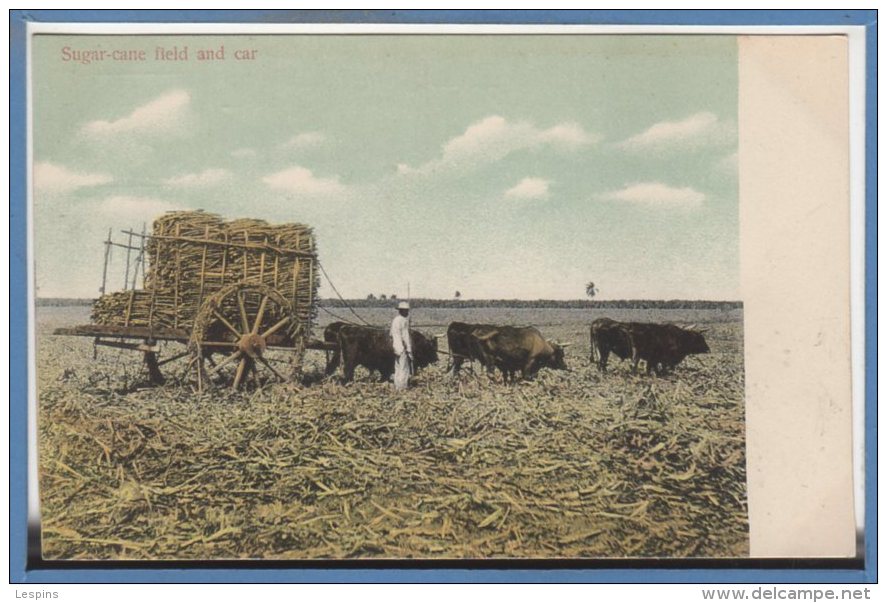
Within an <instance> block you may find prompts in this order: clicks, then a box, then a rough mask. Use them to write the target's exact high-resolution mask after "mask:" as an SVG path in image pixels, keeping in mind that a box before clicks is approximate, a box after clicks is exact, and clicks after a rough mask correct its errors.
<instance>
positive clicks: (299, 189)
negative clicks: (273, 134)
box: [262, 165, 348, 196]
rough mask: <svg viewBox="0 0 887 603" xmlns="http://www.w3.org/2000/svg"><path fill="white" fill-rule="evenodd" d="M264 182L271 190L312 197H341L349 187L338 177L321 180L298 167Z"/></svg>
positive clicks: (273, 175)
mask: <svg viewBox="0 0 887 603" xmlns="http://www.w3.org/2000/svg"><path fill="white" fill-rule="evenodd" d="M262 182H264V183H265V184H267V185H268V186H270V187H271V188H275V189H280V190H285V191H290V192H294V193H302V194H305V195H312V196H327V195H341V194H344V193H346V192H347V191H348V187H347V186H345V185H344V184H342V183H341V182H339V177H338V176H333V177H332V178H320V177H318V176H315V175H314V174H313V173H312V172H311V170H309V169H308V168H304V167H302V166H298V165H296V166H293V167H291V168H288V169H285V170H282V171H280V172H275V173H273V174H269V175H267V176H265V177H264V178H263V179H262Z"/></svg>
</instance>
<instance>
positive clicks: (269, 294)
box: [190, 283, 304, 391]
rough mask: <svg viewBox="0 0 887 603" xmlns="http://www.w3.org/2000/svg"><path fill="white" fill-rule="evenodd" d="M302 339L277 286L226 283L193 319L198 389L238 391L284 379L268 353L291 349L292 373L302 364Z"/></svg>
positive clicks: (285, 377) (193, 359)
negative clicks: (214, 388)
mask: <svg viewBox="0 0 887 603" xmlns="http://www.w3.org/2000/svg"><path fill="white" fill-rule="evenodd" d="M302 339H303V338H302V329H301V326H300V324H299V320H298V318H296V316H295V313H294V312H293V308H292V305H291V304H290V302H289V301H288V300H287V299H286V298H285V297H284V296H283V295H281V294H280V292H278V291H277V290H276V289H273V288H271V287H268V286H267V285H261V284H251V283H238V284H234V285H229V286H227V287H225V288H223V289H221V290H219V291H218V292H217V293H215V294H214V295H212V296H210V297H208V298H207V299H206V300H204V302H203V304H202V306H201V308H200V310H199V311H198V313H197V316H196V318H195V320H194V329H193V331H192V334H191V341H190V350H191V355H192V359H191V361H192V363H193V365H194V366H195V369H196V377H197V387H198V389H199V390H201V391H202V390H203V389H204V388H206V387H210V386H214V385H217V384H224V385H230V386H231V387H232V388H234V389H240V388H241V387H243V386H245V385H247V384H252V385H253V386H255V387H261V386H262V385H264V384H265V383H268V382H269V381H286V380H287V378H288V376H287V375H285V374H284V373H285V372H287V369H285V368H281V369H280V370H279V369H278V368H275V366H274V365H273V362H272V359H271V358H270V356H271V354H269V352H273V351H275V350H276V351H283V352H287V353H289V354H290V355H291V359H292V362H291V368H290V371H289V372H290V374H292V373H293V372H294V371H297V370H298V368H299V366H300V365H301V359H302V354H303V352H304V346H303V341H302ZM219 355H220V356H222V359H221V360H219V361H218V362H217V361H216V360H215V358H214V357H215V356H219ZM207 365H209V366H207ZM281 370H283V371H284V373H282V372H281Z"/></svg>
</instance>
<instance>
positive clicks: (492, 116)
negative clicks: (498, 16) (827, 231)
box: [32, 34, 740, 300]
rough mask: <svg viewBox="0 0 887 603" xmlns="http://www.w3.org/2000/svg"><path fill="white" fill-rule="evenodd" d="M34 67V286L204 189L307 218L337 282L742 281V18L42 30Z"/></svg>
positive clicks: (228, 209) (59, 284) (117, 271)
mask: <svg viewBox="0 0 887 603" xmlns="http://www.w3.org/2000/svg"><path fill="white" fill-rule="evenodd" d="M158 48H160V49H162V50H163V51H165V53H166V54H164V53H161V55H158V54H157V52H158ZM186 48H187V54H185V52H184V51H185V49H186ZM222 49H223V51H224V58H222V52H220V51H221V50H222ZM102 50H104V51H108V52H106V54H105V55H104V58H103V59H100V60H96V55H97V54H98V53H97V52H96V51H102ZM139 50H143V51H144V53H145V55H144V56H145V59H144V60H118V59H120V58H126V57H127V56H129V57H131V56H132V53H133V52H137V51H139ZM89 51H92V52H89ZM111 51H118V54H117V55H113V54H110V52H111ZM120 51H127V52H125V53H123V54H121V53H120ZM198 51H213V52H212V54H213V56H215V57H216V58H214V59H211V60H210V59H209V58H208V57H209V54H207V55H205V58H206V60H199V57H198ZM159 56H167V57H170V58H171V57H173V56H178V57H179V60H169V59H163V60H160V59H159V58H158V57H159ZM32 65H33V67H32V77H33V80H32V91H33V96H32V116H33V132H32V135H33V137H32V152H33V157H32V159H33V173H32V176H33V178H32V180H33V197H32V198H33V204H34V210H33V216H34V241H35V263H36V265H35V275H36V292H37V296H38V297H95V296H96V295H97V294H98V288H99V286H100V284H101V278H102V257H103V253H104V247H103V244H102V241H103V240H104V239H105V238H106V236H107V233H108V230H109V229H113V231H114V233H115V234H114V238H115V239H122V238H123V235H120V234H119V231H120V230H122V229H126V228H130V227H133V228H135V229H139V230H140V229H141V227H142V224H143V223H147V224H148V228H149V229H150V224H151V221H152V220H153V219H154V218H155V217H157V216H158V215H160V214H161V213H163V212H164V211H168V210H173V209H204V210H206V211H212V212H216V213H220V214H222V215H223V216H225V217H227V218H238V217H254V218H263V219H266V220H268V221H270V222H303V223H308V224H310V225H312V226H313V227H314V229H315V232H316V238H317V246H318V255H319V258H320V261H321V263H322V265H323V266H324V268H325V270H326V272H327V274H328V275H329V277H330V278H331V279H332V282H333V284H334V285H335V286H336V288H337V289H338V290H339V291H340V292H341V293H342V294H343V295H344V296H345V297H355V298H363V297H366V296H367V295H368V294H370V293H372V294H374V295H377V296H378V295H380V294H386V295H390V294H397V295H398V296H399V297H405V296H406V294H407V286H408V285H407V283H409V288H410V293H411V295H412V296H414V297H437V298H452V297H453V295H454V293H455V291H460V292H461V294H462V297H463V298H467V299H472V298H474V299H484V298H516V299H540V298H545V299H576V298H582V297H584V296H585V284H586V283H587V282H589V281H593V282H594V283H595V284H596V286H597V288H598V298H599V299H625V298H635V299H637V298H645V299H731V300H735V299H740V293H739V215H738V213H739V212H738V185H737V164H736V161H737V123H736V118H737V85H738V84H737V51H736V39H735V37H733V36H698V35H693V36H690V35H671V36H649V35H634V36H605V35H507V36H506V35H499V36H496V35H472V36H467V35H447V36H443V35H436V36H429V35H396V36H395V35H373V36H368V35H350V36H346V35H289V36H284V35H273V36H246V35H232V36H83V35H80V36H67V35H48V34H43V35H37V36H35V37H34V40H33V62H32ZM123 260H124V255H123V254H122V253H121V252H120V251H119V250H114V252H113V254H112V263H111V268H110V271H109V290H113V289H114V288H122V285H123V279H124V276H123ZM118 281H119V282H118ZM321 295H323V296H332V295H333V292H332V290H331V289H330V288H329V286H328V284H327V283H326V282H324V283H323V284H322V287H321Z"/></svg>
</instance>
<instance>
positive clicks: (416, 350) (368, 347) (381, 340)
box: [338, 324, 437, 383]
mask: <svg viewBox="0 0 887 603" xmlns="http://www.w3.org/2000/svg"><path fill="white" fill-rule="evenodd" d="M410 338H411V340H412V344H413V372H414V373H415V372H417V371H418V370H419V369H421V368H425V367H426V366H428V365H430V364H432V363H434V362H437V339H435V338H434V337H426V336H425V335H423V334H422V333H420V332H418V331H414V330H412V329H411V330H410ZM338 343H339V350H340V352H341V357H342V363H343V371H344V375H345V382H346V383H347V382H349V381H351V380H353V379H354V369H356V368H357V367H358V366H363V367H365V368H366V369H367V370H369V371H370V372H371V373H372V372H373V371H378V372H379V381H388V380H389V379H390V378H391V375H393V374H394V360H395V355H394V346H393V345H392V344H391V337H390V335H389V334H388V329H385V328H382V327H364V326H357V325H348V324H346V325H342V326H341V327H339V333H338Z"/></svg>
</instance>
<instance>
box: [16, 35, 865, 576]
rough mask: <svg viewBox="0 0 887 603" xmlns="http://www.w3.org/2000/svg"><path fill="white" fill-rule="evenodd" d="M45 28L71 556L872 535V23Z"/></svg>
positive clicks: (46, 216)
mask: <svg viewBox="0 0 887 603" xmlns="http://www.w3.org/2000/svg"><path fill="white" fill-rule="evenodd" d="M30 48H31V55H30V61H31V63H30V65H31V84H30V85H31V88H30V89H31V93H32V96H31V116H32V129H31V140H32V157H31V161H32V163H31V166H32V167H31V170H32V171H31V179H32V184H33V188H32V197H31V202H32V237H33V245H34V255H33V264H32V266H33V285H34V300H35V304H36V321H35V359H34V362H35V366H36V406H35V409H36V412H37V419H38V430H37V447H38V455H37V458H38V467H39V493H38V496H39V525H40V536H41V538H40V554H41V556H42V557H43V558H44V559H47V560H136V561H139V560H143V561H149V560H231V559H235V560H244V561H247V560H342V559H352V560H353V559H357V560H378V559H383V560H401V559H410V560H446V559H457V560H508V559H517V560H556V559H571V560H594V559H690V558H694V559H698V558H747V557H769V556H776V557H807V556H810V557H817V556H820V557H852V556H853V554H854V547H855V540H854V506H853V505H854V502H853V501H854V494H853V483H852V482H853V467H852V459H851V445H850V442H851V435H852V434H851V415H852V413H851V393H852V388H851V384H852V371H851V356H852V355H851V319H850V311H849V308H850V305H851V278H850V270H851V268H850V264H851V262H850V258H851V245H850V243H849V237H848V232H850V229H851V224H850V222H851V211H850V159H849V157H850V153H849V150H848V149H849V137H850V124H849V122H848V119H847V116H848V114H849V113H850V110H849V107H850V104H851V101H850V95H849V92H848V90H849V84H848V71H847V61H848V54H849V52H850V50H849V46H848V41H847V39H846V37H844V36H766V35H757V36H753V35H736V34H714V33H708V34H704V35H698V34H694V35H690V34H689V33H686V34H680V33H678V34H675V33H670V34H669V35H663V34H656V33H636V34H632V35H628V34H615V33H601V32H594V33H591V32H589V33H582V32H576V31H566V32H561V33H557V34H551V33H550V32H546V33H545V35H542V34H541V33H535V32H533V31H531V30H528V31H524V32H520V33H509V34H508V35H502V34H498V33H495V32H492V31H473V32H472V31H468V32H465V33H447V34H446V35H443V34H440V33H435V32H433V31H424V32H416V31H411V30H409V28H406V29H404V30H403V31H396V32H392V31H387V32H385V33H379V32H372V31H366V32H359V31H357V32H355V31H349V32H347V33H344V32H342V31H336V30H335V28H331V29H330V28H328V29H325V30H324V29H320V30H317V31H308V30H306V29H305V28H302V29H301V30H300V31H299V32H297V33H286V32H282V31H280V30H274V31H262V30H260V29H259V30H256V29H254V30H251V31H249V32H245V33H219V32H215V33H214V32H201V33H200V34H199V35H197V34H193V33H162V32H160V33H159V32H156V31H155V32H154V33H140V34H139V35H135V34H118V35H110V34H109V33H108V32H98V33H97V32H92V33H88V32H87V33H84V32H79V33H76V34H74V33H65V32H45V33H39V32H38V33H35V34H34V35H33V36H32V38H31V41H30ZM814 526H815V529H813V527H814Z"/></svg>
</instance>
